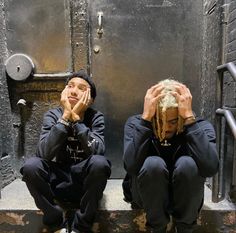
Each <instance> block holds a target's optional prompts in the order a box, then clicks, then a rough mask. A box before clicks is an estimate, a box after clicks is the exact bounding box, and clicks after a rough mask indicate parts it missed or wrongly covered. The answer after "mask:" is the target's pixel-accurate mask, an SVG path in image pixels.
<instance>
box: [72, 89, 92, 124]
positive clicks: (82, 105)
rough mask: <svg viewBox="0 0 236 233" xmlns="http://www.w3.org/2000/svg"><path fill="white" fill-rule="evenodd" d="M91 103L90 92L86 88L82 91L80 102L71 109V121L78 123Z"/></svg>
mask: <svg viewBox="0 0 236 233" xmlns="http://www.w3.org/2000/svg"><path fill="white" fill-rule="evenodd" d="M91 103H92V98H91V90H90V88H87V89H86V91H84V93H83V95H82V97H81V98H80V100H79V101H78V102H77V103H76V105H75V106H74V107H73V109H72V111H71V114H72V120H73V121H78V120H81V117H83V116H82V114H83V113H84V112H85V111H86V110H87V108H88V107H89V106H90V104H91Z"/></svg>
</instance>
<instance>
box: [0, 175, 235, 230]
mask: <svg viewBox="0 0 236 233" xmlns="http://www.w3.org/2000/svg"><path fill="white" fill-rule="evenodd" d="M121 183H122V180H120V179H112V180H109V181H108V184H107V186H106V189H105V191H104V196H103V198H102V200H101V203H100V207H99V211H98V214H97V219H96V221H95V223H94V227H93V230H94V232H95V233H115V232H116V233H144V232H148V230H147V229H146V228H145V213H144V212H143V211H142V210H132V209H131V207H130V204H128V203H126V202H124V201H123V193H122V187H121ZM204 202H205V203H204V206H203V209H202V211H201V214H200V216H199V219H198V224H199V227H198V228H197V229H196V231H195V232H194V233H218V232H225V233H236V206H235V205H234V204H232V203H230V202H228V201H227V200H223V201H221V202H219V203H212V202H211V191H210V190H209V188H208V187H207V186H205V201H204ZM13 232H14V233H21V232H22V233H46V232H47V231H46V229H45V228H44V226H43V225H42V212H41V211H40V210H38V209H37V207H36V206H35V204H34V201H33V199H32V197H31V196H30V194H29V192H28V190H27V188H26V185H25V183H24V182H22V181H21V180H20V179H16V180H15V181H13V182H12V183H11V184H10V185H8V186H6V187H5V188H4V189H3V190H2V198H1V199H0V233H13Z"/></svg>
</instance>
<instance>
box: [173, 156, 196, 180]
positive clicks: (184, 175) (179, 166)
mask: <svg viewBox="0 0 236 233" xmlns="http://www.w3.org/2000/svg"><path fill="white" fill-rule="evenodd" d="M173 177H174V178H181V179H184V180H185V181H189V182H192V181H193V180H194V179H195V178H196V177H199V172H198V167H197V165H196V163H195V161H194V160H193V159H192V158H191V157H189V156H182V157H180V158H179V159H178V160H177V162H176V164H175V169H174V172H173Z"/></svg>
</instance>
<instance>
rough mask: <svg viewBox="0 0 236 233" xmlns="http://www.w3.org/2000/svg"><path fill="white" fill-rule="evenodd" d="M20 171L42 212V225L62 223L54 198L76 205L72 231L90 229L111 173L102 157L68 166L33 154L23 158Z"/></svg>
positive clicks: (60, 210)
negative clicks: (77, 206)
mask: <svg viewBox="0 0 236 233" xmlns="http://www.w3.org/2000/svg"><path fill="white" fill-rule="evenodd" d="M21 173H22V175H23V178H22V180H23V181H25V182H26V185H27V187H28V189H29V191H30V193H31V195H32V196H33V198H34V200H35V203H36V206H37V207H38V208H39V209H41V210H42V211H43V213H44V216H43V222H44V224H45V225H48V226H51V227H57V226H60V225H61V224H62V221H63V211H62V209H61V207H60V206H58V205H57V204H56V203H55V199H56V200H59V201H62V202H72V203H75V205H79V209H78V210H77V211H76V213H75V218H74V222H73V226H72V228H73V229H74V230H80V231H90V230H91V227H92V224H93V221H94V218H95V214H96V211H97V208H98V202H99V200H100V199H101V198H102V194H103V191H104V189H105V186H106V183H107V179H108V178H109V176H110V173H111V169H110V163H109V161H108V160H107V159H106V158H105V157H104V156H100V155H93V156H91V157H90V158H89V159H86V160H84V161H82V162H80V163H77V164H73V165H70V166H69V165H66V164H60V163H56V162H52V161H46V160H44V159H42V158H38V157H32V158H30V159H28V160H27V161H26V163H25V164H24V166H23V168H22V169H21Z"/></svg>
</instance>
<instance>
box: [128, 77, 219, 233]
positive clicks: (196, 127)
mask: <svg viewBox="0 0 236 233" xmlns="http://www.w3.org/2000/svg"><path fill="white" fill-rule="evenodd" d="M123 159H124V166H125V169H126V171H127V176H126V178H125V180H124V182H123V188H124V194H125V198H126V200H128V201H130V202H131V203H132V204H133V206H136V207H137V206H138V207H140V208H144V211H145V212H146V220H147V223H146V225H147V226H149V227H150V228H151V232H155V233H165V232H167V224H168V223H169V221H170V216H172V218H173V222H174V223H175V231H176V232H177V233H191V232H193V230H194V227H195V225H196V222H197V217H198V214H199V211H200V209H201V207H202V205H203V199H204V196H203V195H204V181H205V178H206V177H210V176H213V175H214V174H216V172H217V170H218V163H219V161H218V156H217V150H216V144H215V131H214V129H213V127H212V125H211V124H210V123H209V122H207V121H205V120H203V119H200V118H195V115H194V113H193V110H192V95H191V93H190V90H189V89H188V88H187V87H186V86H185V85H184V84H182V83H180V82H178V81H175V80H172V79H167V80H163V81H161V82H159V83H158V84H156V85H154V86H152V87H151V88H150V89H148V90H147V93H146V96H145V100H144V108H143V113H142V114H141V115H135V116H133V117H130V118H129V119H128V120H127V122H126V125H125V129H124V157H123Z"/></svg>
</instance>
